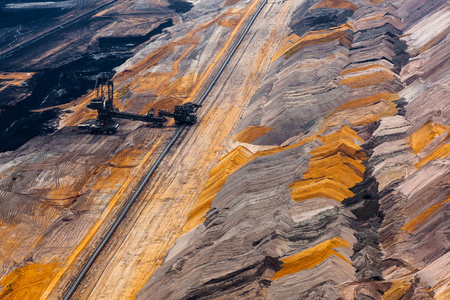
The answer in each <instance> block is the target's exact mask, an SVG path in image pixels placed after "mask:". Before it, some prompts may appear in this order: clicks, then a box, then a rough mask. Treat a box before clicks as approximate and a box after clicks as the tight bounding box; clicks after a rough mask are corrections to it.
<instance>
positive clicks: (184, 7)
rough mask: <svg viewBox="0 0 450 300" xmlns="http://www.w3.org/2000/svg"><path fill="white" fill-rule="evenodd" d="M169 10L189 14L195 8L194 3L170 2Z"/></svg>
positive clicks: (180, 0)
mask: <svg viewBox="0 0 450 300" xmlns="http://www.w3.org/2000/svg"><path fill="white" fill-rule="evenodd" d="M168 2H169V9H173V10H174V11H175V12H176V13H181V14H184V13H187V12H188V11H190V10H191V8H192V7H193V6H194V5H193V4H192V3H190V2H188V1H183V0H168Z"/></svg>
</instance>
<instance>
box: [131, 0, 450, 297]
mask: <svg viewBox="0 0 450 300" xmlns="http://www.w3.org/2000/svg"><path fill="white" fill-rule="evenodd" d="M438 2H439V3H438V4H434V3H433V5H430V7H427V6H426V5H422V4H419V1H412V2H411V1H409V2H408V3H406V2H401V1H397V2H394V1H370V3H369V2H362V1H361V2H358V3H356V2H354V3H353V2H347V1H320V2H319V1H316V2H313V1H305V2H303V4H302V5H301V6H300V8H299V9H298V10H297V11H296V12H294V14H293V16H292V20H291V23H290V26H291V29H292V32H291V33H290V34H289V35H287V36H286V37H285V38H284V39H283V40H282V41H281V42H280V44H279V47H278V49H277V51H276V52H275V53H274V56H273V58H272V62H271V65H270V66H269V68H268V72H267V73H266V75H265V77H264V78H263V80H262V81H261V83H260V86H259V88H258V90H257V91H256V93H255V94H254V96H253V97H252V99H251V100H250V102H249V105H248V107H247V108H246V110H245V112H244V113H243V116H242V118H241V120H240V122H239V123H238V124H237V126H236V127H235V129H234V131H233V133H232V136H233V139H234V140H236V141H237V142H239V144H240V145H241V146H239V147H240V148H235V149H234V150H231V151H230V154H229V155H230V156H233V155H236V153H240V152H241V151H242V148H241V147H243V146H246V145H247V146H248V148H251V149H255V148H254V147H255V146H261V145H264V147H265V148H264V149H265V150H261V151H255V152H254V153H248V156H247V157H246V158H245V159H242V160H240V161H239V164H238V165H237V164H234V163H231V162H230V163H229V164H230V165H229V167H228V163H227V164H219V165H218V167H219V166H220V167H221V168H222V171H221V172H220V174H226V179H225V178H224V177H222V175H220V176H219V178H217V179H214V178H215V176H217V174H219V173H214V174H213V173H212V174H211V176H210V181H209V182H208V186H211V187H213V186H214V187H215V188H214V193H210V195H214V196H212V197H211V199H208V205H210V206H211V209H210V210H209V211H206V210H203V209H202V215H204V216H205V217H204V219H203V220H204V221H203V223H201V220H200V222H196V223H191V225H190V226H189V227H187V229H190V231H189V232H187V231H186V233H185V234H184V235H182V236H181V237H179V238H178V240H177V242H176V245H175V246H174V247H173V248H172V250H171V251H170V253H169V255H168V256H167V257H166V260H165V262H164V264H163V265H162V266H161V267H160V268H159V269H158V270H157V271H156V272H155V273H154V275H153V276H152V277H151V278H150V281H149V282H148V283H147V284H146V286H145V287H144V288H143V289H142V290H141V292H140V293H139V295H138V298H140V299H145V298H148V297H150V296H155V295H156V296H157V298H171V299H188V298H190V297H194V298H205V299H208V298H237V297H240V298H246V299H250V298H254V297H261V298H268V299H432V298H436V299H446V297H448V295H449V293H450V292H449V290H450V289H449V283H450V274H449V273H448V266H449V264H450V256H449V255H448V251H449V249H450V248H449V240H448V231H449V226H450V224H449V222H448V218H447V217H448V209H449V205H450V201H449V193H450V185H449V174H450V172H449V170H450V168H449V167H450V162H449V158H448V155H449V148H448V147H449V146H448V145H449V139H450V138H449V125H450V124H449V121H450V120H449V114H448V113H447V112H448V104H449V103H448V101H449V99H450V98H449V97H448V91H447V89H446V86H447V85H448V80H449V73H448V69H449V68H448V59H447V56H448V54H447V53H446V52H445V51H444V49H446V47H447V49H448V37H444V33H445V32H446V31H445V30H446V29H445V28H443V27H444V26H440V27H439V29H438V32H432V33H431V32H430V33H429V34H428V36H427V37H419V36H418V35H415V34H413V32H412V31H413V30H419V28H418V26H417V25H416V24H419V23H420V24H424V26H427V24H428V23H429V22H431V21H430V17H431V16H439V18H444V16H446V12H445V9H443V5H442V2H440V1H438ZM412 7H414V8H416V9H418V12H411V11H409V8H412ZM440 20H442V19H440ZM414 26H416V27H415V28H414ZM413 28H414V29H413ZM428 28H430V27H428ZM421 32H423V31H421ZM425 45H426V46H425ZM411 57H412V58H411ZM269 128H270V130H269ZM235 144H236V143H234V144H233V145H235ZM271 145H272V146H274V147H272V148H269V147H270V146H271ZM268 148H269V149H268ZM256 149H257V148H256ZM246 153H247V152H246ZM227 160H228V157H225V158H224V162H225V161H227ZM224 179H225V182H224ZM216 184H217V185H216ZM219 185H220V186H221V188H220V191H218V192H216V188H217V187H218V186H219ZM206 192H207V189H206V190H205V192H204V193H206ZM210 200H212V201H210ZM202 204H203V203H202V201H200V202H199V203H198V207H201V206H202ZM193 212H195V211H193ZM195 224H197V226H196V227H193V225H195ZM267 257H270V261H271V262H273V263H272V264H270V265H269V264H267V263H266V261H267V259H268V258H267ZM255 259H256V261H257V262H255ZM261 266H264V267H261ZM250 270H252V271H250ZM196 274H198V275H196ZM240 274H252V275H251V276H250V275H248V276H246V277H243V276H241V275H240ZM175 283H176V284H175ZM219 290H220V291H221V292H219Z"/></svg>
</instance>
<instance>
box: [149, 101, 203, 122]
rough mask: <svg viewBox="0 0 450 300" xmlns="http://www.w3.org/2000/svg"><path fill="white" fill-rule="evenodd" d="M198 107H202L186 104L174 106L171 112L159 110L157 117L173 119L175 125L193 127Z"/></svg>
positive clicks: (190, 103)
mask: <svg viewBox="0 0 450 300" xmlns="http://www.w3.org/2000/svg"><path fill="white" fill-rule="evenodd" d="M199 107H202V106H201V105H200V104H195V103H192V102H187V103H184V104H183V105H175V109H174V111H173V112H169V111H165V110H164V109H161V110H159V112H158V116H160V117H168V118H173V119H174V120H175V125H181V124H187V125H193V124H195V123H197V114H196V113H195V111H196V110H197V108H199Z"/></svg>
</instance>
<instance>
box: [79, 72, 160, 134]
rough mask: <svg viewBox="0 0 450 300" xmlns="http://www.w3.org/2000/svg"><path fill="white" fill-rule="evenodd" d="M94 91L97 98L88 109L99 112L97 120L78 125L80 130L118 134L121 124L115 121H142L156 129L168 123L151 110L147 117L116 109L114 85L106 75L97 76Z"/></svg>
mask: <svg viewBox="0 0 450 300" xmlns="http://www.w3.org/2000/svg"><path fill="white" fill-rule="evenodd" d="M94 89H95V97H94V98H93V99H92V100H91V102H90V103H89V104H88V105H87V107H88V108H90V109H95V110H97V113H98V115H97V119H96V120H95V121H92V120H90V121H88V122H84V123H82V124H80V125H78V129H80V130H87V131H89V132H90V133H102V134H113V133H116V132H117V128H118V127H119V124H118V123H117V122H116V121H115V120H114V119H128V120H134V121H142V122H147V123H150V124H151V125H152V126H156V127H162V126H163V125H164V123H166V122H167V118H165V117H163V116H161V117H160V116H155V114H154V110H150V111H149V112H148V113H147V114H146V115H139V114H133V113H127V112H120V111H119V110H118V109H117V108H116V107H114V102H113V97H114V83H113V81H112V80H110V79H109V77H108V75H106V74H104V73H101V74H99V75H98V76H97V80H96V81H95V88H94Z"/></svg>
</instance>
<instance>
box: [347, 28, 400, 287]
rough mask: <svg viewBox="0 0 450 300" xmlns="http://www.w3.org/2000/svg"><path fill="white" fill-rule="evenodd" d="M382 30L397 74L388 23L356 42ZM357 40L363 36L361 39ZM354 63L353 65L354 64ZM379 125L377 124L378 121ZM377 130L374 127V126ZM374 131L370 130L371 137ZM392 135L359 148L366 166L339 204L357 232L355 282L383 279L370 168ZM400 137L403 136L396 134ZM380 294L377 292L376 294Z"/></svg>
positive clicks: (376, 199)
mask: <svg viewBox="0 0 450 300" xmlns="http://www.w3.org/2000/svg"><path fill="white" fill-rule="evenodd" d="M380 31H384V34H385V35H387V36H391V37H392V38H393V39H394V41H395V42H394V46H395V47H394V53H395V54H396V55H395V56H394V57H393V58H392V62H394V68H395V69H396V71H398V72H400V70H401V68H402V67H403V65H404V64H406V63H407V60H406V61H405V52H404V50H405V49H406V45H405V44H404V43H403V42H402V41H400V40H399V37H398V36H399V35H400V34H402V32H401V31H400V30H398V29H395V30H393V27H392V26H391V25H390V24H387V25H385V26H381V27H378V28H374V29H368V30H366V31H365V32H364V34H362V35H361V34H360V35H358V38H357V39H355V42H356V41H361V40H364V39H365V38H367V39H368V38H369V37H370V35H371V33H378V32H380ZM361 37H364V38H363V39H362V38H361ZM356 63H357V62H356ZM392 84H393V85H398V87H399V86H401V85H402V83H401V82H399V83H397V82H393V83H392ZM395 103H396V104H397V109H398V113H397V114H398V115H401V114H404V105H405V101H404V99H399V100H397V101H396V102H395ZM378 125H379V122H378ZM376 127H378V126H376ZM375 129H376V128H375V127H373V128H371V131H372V132H371V133H372V134H373V132H374V130H375ZM392 137H393V136H392V135H391V136H389V137H375V138H372V139H370V140H369V141H368V142H367V143H365V144H363V145H362V150H363V151H364V152H366V154H367V157H368V159H366V160H364V161H363V164H364V166H365V167H366V170H365V174H364V177H363V181H362V182H361V183H359V184H356V185H355V186H354V187H353V188H351V189H350V190H351V191H352V192H353V193H354V195H355V196H353V197H350V198H347V199H345V200H344V201H343V202H342V204H343V205H344V207H346V208H347V209H349V210H350V211H351V212H352V213H353V214H354V215H355V216H356V219H355V220H354V221H353V225H354V228H355V229H356V230H357V231H356V233H355V237H356V239H357V242H356V243H355V244H354V245H353V255H352V256H351V260H352V263H353V266H354V267H355V268H356V279H357V280H383V278H382V261H383V258H382V251H381V248H380V233H379V230H380V227H381V224H382V221H383V218H384V214H383V212H382V210H381V207H380V203H379V200H380V199H381V198H382V197H383V196H384V195H383V193H380V192H378V182H377V180H376V178H375V177H374V176H373V175H372V172H373V168H374V165H375V162H376V161H377V159H376V158H375V159H374V157H372V156H373V149H374V147H376V146H378V145H380V144H381V143H383V142H384V141H387V140H392ZM396 137H398V138H401V137H403V135H396ZM380 294H381V292H380Z"/></svg>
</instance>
